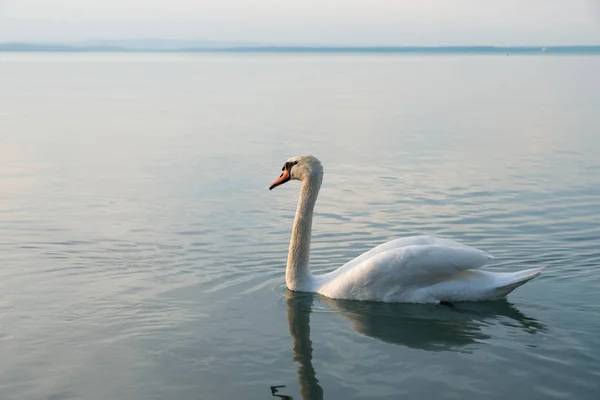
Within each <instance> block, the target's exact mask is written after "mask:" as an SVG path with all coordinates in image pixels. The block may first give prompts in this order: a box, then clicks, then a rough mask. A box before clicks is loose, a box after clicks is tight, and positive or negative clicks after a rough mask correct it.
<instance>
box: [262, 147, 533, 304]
mask: <svg viewBox="0 0 600 400" xmlns="http://www.w3.org/2000/svg"><path fill="white" fill-rule="evenodd" d="M281 170H282V172H281V175H280V176H279V178H277V179H276V180H275V181H274V182H273V183H272V184H271V186H270V187H269V190H273V189H274V188H276V187H277V186H280V185H283V184H284V183H286V182H288V181H290V180H299V181H301V188H300V198H299V200H298V208H297V210H296V216H295V218H294V223H293V226H292V235H291V239H290V244H289V252H288V259H287V266H286V270H285V283H286V286H287V288H288V289H289V290H291V291H297V292H314V293H318V294H320V295H323V296H325V297H329V298H332V299H345V300H365V301H381V302H390V303H438V304H439V303H442V304H448V303H451V302H456V301H478V300H495V299H499V298H502V297H505V296H506V295H508V294H509V293H510V292H512V291H513V290H515V289H516V288H517V287H519V286H521V285H523V284H524V283H526V282H528V281H530V280H532V279H533V278H535V277H537V276H538V275H540V274H541V273H542V271H543V270H544V267H543V266H542V267H537V268H532V269H527V270H522V271H518V272H490V271H482V270H479V269H478V268H479V267H482V266H483V265H485V264H487V263H488V262H489V261H490V260H492V259H493V258H494V257H493V256H492V255H490V254H488V253H486V252H485V251H482V250H479V249H476V248H474V247H470V246H467V245H464V244H461V243H458V242H455V241H454V240H450V239H443V238H437V237H431V236H411V237H405V238H399V239H395V240H391V241H389V242H386V243H383V244H380V245H379V246H377V247H374V248H373V249H371V250H369V251H367V252H365V253H363V254H362V255H360V256H358V257H357V258H355V259H353V260H351V261H349V262H347V263H346V264H344V265H343V266H341V267H340V268H338V269H336V270H334V271H332V272H329V273H326V274H323V275H313V274H312V273H311V272H310V269H309V265H308V261H309V254H310V239H311V229H312V219H313V211H314V208H315V203H316V201H317V195H318V194H319V189H320V188H321V183H322V181H323V167H322V165H321V162H320V161H319V160H318V159H317V158H315V157H313V156H296V157H292V158H290V159H289V160H287V161H286V162H285V164H284V165H283V168H282V169H281Z"/></svg>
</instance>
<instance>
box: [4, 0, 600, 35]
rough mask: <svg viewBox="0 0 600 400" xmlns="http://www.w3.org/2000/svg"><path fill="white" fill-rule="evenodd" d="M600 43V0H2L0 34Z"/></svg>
mask: <svg viewBox="0 0 600 400" xmlns="http://www.w3.org/2000/svg"><path fill="white" fill-rule="evenodd" d="M89 38H113V39H115V38H169V39H171V38H177V39H206V40H238V41H239V40H241V41H258V42H269V43H281V44H284V43H289V44H294V43H296V44H298V43H313V44H363V45H374V44H380V45H458V44H491V45H527V44H536V45H538V44H539V45H552V44H600V0H502V1H491V0H0V41H12V40H82V39H89Z"/></svg>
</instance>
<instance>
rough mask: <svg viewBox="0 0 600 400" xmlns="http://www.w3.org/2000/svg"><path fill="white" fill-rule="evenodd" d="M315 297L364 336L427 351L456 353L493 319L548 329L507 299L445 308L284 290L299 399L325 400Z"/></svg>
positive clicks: (526, 327) (481, 337) (534, 329)
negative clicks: (316, 357) (317, 358)
mask: <svg viewBox="0 0 600 400" xmlns="http://www.w3.org/2000/svg"><path fill="white" fill-rule="evenodd" d="M315 299H317V300H318V301H320V302H322V303H324V304H326V305H328V306H329V307H331V308H332V309H334V310H335V311H338V312H340V313H341V314H342V315H343V316H344V318H346V319H347V320H348V321H350V323H351V327H352V329H353V330H354V331H356V332H358V333H360V334H362V335H365V336H369V337H372V338H374V339H378V340H381V341H383V342H387V343H392V344H396V345H401V346H407V347H411V348H416V349H423V350H427V351H460V350H461V348H462V347H464V346H466V345H469V344H474V343H477V342H478V341H479V340H485V339H489V338H490V336H489V335H487V334H485V333H484V332H483V331H482V328H483V327H485V326H488V325H493V324H495V323H502V324H504V325H509V326H513V327H518V328H519V329H521V330H523V331H524V332H527V333H530V334H535V333H537V332H539V331H544V330H545V329H546V328H545V327H544V325H542V324H541V323H540V322H538V321H536V320H535V319H533V318H531V317H527V316H526V315H524V314H523V313H521V312H520V311H519V310H518V309H517V308H516V307H515V306H514V305H512V304H511V303H509V302H508V301H506V300H502V301H494V302H486V303H470V304H467V303H464V304H461V305H460V308H449V307H446V306H433V305H425V304H393V303H380V302H363V301H352V300H335V299H330V298H327V297H324V296H319V295H315V294H312V293H299V292H292V291H289V290H287V291H286V303H287V320H288V327H289V330H290V334H291V335H292V339H293V343H294V361H296V362H297V363H298V382H299V384H300V387H301V395H302V399H303V400H307V399H311V400H312V399H323V389H322V388H321V386H320V385H319V381H318V379H317V376H316V372H315V369H314V367H313V364H312V341H311V340H310V314H311V313H312V312H313V302H314V300H315Z"/></svg>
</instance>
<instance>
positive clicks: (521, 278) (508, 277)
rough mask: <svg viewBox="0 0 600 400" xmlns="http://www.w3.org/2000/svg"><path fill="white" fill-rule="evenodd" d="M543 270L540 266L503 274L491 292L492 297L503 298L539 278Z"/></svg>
mask: <svg viewBox="0 0 600 400" xmlns="http://www.w3.org/2000/svg"><path fill="white" fill-rule="evenodd" d="M544 268H546V267H544V266H542V267H537V268H531V269H526V270H523V271H518V272H512V273H507V274H503V276H502V278H501V279H499V281H500V282H499V286H496V287H495V288H494V290H493V292H494V293H493V297H497V298H498V297H505V296H506V295H508V294H509V293H510V292H512V291H513V290H515V289H516V288H518V287H519V286H521V285H523V284H525V283H527V282H529V281H530V280H532V279H533V278H535V277H537V276H539V275H540V274H541V273H542V271H544Z"/></svg>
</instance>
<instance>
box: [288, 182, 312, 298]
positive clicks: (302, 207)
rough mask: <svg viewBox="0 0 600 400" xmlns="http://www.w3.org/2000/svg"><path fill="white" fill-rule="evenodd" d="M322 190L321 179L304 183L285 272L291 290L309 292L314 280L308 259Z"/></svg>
mask: <svg viewBox="0 0 600 400" xmlns="http://www.w3.org/2000/svg"><path fill="white" fill-rule="evenodd" d="M320 188H321V177H310V178H308V179H306V180H305V181H303V182H302V188H301V189H300V199H299V200H298V209H297V210H296V217H295V218H294V225H293V227H292V238H291V240H290V249H289V253H288V261H287V268H286V270H285V283H286V285H287V287H288V289H290V290H297V291H308V290H309V285H310V282H311V280H312V274H311V273H310V270H309V268H308V257H309V254H310V235H311V229H312V219H313V210H314V209H315V203H316V201H317V195H318V194H319V189H320Z"/></svg>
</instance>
